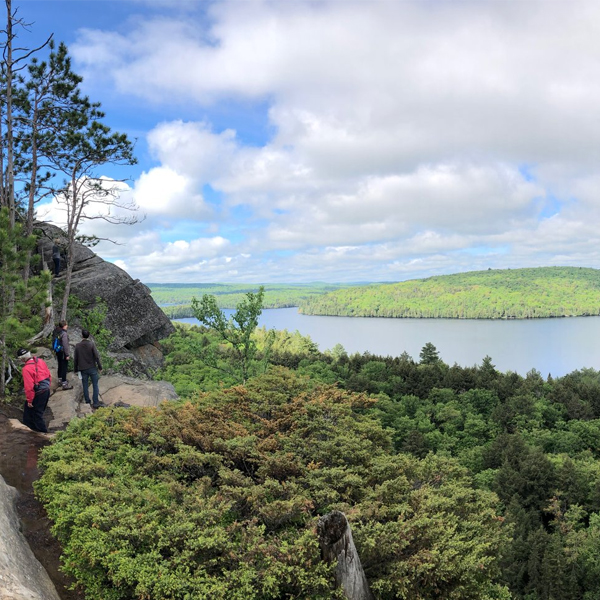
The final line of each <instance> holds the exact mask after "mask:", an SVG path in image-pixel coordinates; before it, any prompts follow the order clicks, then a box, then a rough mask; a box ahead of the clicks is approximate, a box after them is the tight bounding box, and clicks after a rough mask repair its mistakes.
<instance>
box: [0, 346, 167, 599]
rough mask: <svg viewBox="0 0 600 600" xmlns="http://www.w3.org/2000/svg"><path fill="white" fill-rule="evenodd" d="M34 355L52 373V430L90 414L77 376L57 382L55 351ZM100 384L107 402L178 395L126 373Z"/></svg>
mask: <svg viewBox="0 0 600 600" xmlns="http://www.w3.org/2000/svg"><path fill="white" fill-rule="evenodd" d="M71 341H73V340H71ZM35 355H36V356H39V357H40V358H43V359H44V361H45V362H46V364H47V365H48V368H49V369H50V373H51V374H52V385H51V386H50V392H51V395H50V401H49V402H48V411H47V412H48V414H49V415H50V416H51V418H50V421H49V423H48V429H49V431H58V430H61V429H64V428H65V427H66V426H67V425H68V424H69V421H71V420H72V419H76V418H80V417H85V416H86V415H89V414H91V413H92V409H91V407H90V406H89V405H88V404H85V403H84V401H83V387H82V385H81V381H80V380H79V379H78V378H77V376H76V375H75V374H74V373H69V374H68V378H69V383H71V384H72V385H73V389H72V390H62V389H61V388H60V386H59V385H58V377H57V376H56V373H57V363H56V358H55V357H54V354H53V353H52V352H51V351H50V350H48V348H37V350H36V353H35ZM98 388H99V394H100V400H101V401H102V402H104V404H107V405H108V406H113V405H116V406H123V405H129V406H140V407H143V406H158V405H159V404H160V403H161V402H163V401H165V400H176V399H177V398H178V396H177V393H176V392H175V388H174V387H173V386H172V385H171V384H170V383H168V382H167V381H151V380H146V379H136V378H135V377H127V376H125V375H114V374H113V375H103V374H100V381H99V382H98ZM91 396H92V386H91V384H90V398H91ZM13 427H14V425H13ZM0 598H1V596H0Z"/></svg>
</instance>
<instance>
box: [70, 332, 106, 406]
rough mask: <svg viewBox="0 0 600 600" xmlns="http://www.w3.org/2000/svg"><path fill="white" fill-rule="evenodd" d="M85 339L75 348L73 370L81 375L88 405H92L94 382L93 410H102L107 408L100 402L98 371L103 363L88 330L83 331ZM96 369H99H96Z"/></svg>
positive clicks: (84, 396) (84, 395)
mask: <svg viewBox="0 0 600 600" xmlns="http://www.w3.org/2000/svg"><path fill="white" fill-rule="evenodd" d="M81 337H82V338H83V339H82V340H81V341H80V342H79V344H77V345H76V346H75V352H74V353H73V363H74V364H73V368H74V370H75V372H76V373H77V371H79V373H80V374H81V384H82V386H83V398H84V400H85V403H86V404H90V391H89V389H88V386H89V380H90V379H91V380H92V400H93V404H92V408H100V407H102V406H106V404H104V402H100V401H99V391H98V379H99V375H98V371H102V362H101V360H100V354H99V353H98V348H96V344H94V342H93V341H92V340H90V332H89V331H88V330H87V329H82V330H81ZM96 367H98V368H97V369H96Z"/></svg>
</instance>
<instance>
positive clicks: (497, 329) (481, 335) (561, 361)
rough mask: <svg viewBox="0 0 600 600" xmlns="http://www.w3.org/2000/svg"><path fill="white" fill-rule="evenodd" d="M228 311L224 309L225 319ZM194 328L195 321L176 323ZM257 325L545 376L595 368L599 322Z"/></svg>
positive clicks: (599, 361)
mask: <svg viewBox="0 0 600 600" xmlns="http://www.w3.org/2000/svg"><path fill="white" fill-rule="evenodd" d="M232 312H233V311H231V310H227V311H225V313H226V314H228V315H229V314H231V313H232ZM177 320H178V321H181V322H184V323H195V324H198V321H197V320H196V319H177ZM259 325H260V326H261V327H262V326H263V325H264V326H265V327H266V328H267V329H271V328H273V329H287V330H288V331H291V332H293V331H296V330H298V331H299V332H300V333H301V334H302V335H309V336H310V337H311V339H312V340H313V341H314V342H316V343H317V344H318V345H319V350H321V351H324V350H329V349H331V348H333V346H335V345H336V344H338V343H339V344H342V346H344V348H345V349H346V352H348V353H349V354H352V353H354V352H359V353H363V352H371V353H372V354H379V355H382V356H388V355H389V356H399V355H400V354H402V352H404V351H406V352H408V354H410V355H411V356H412V357H413V358H414V359H415V360H418V359H419V352H420V351H421V348H422V347H423V346H424V345H425V344H426V343H427V342H431V343H432V344H433V345H434V346H435V347H436V348H437V349H438V351H439V353H440V358H441V359H442V360H443V361H444V362H445V363H447V364H449V365H453V364H454V363H458V364H459V365H461V366H464V367H468V366H472V365H474V364H481V361H482V359H483V358H484V357H485V356H486V355H488V356H490V357H491V358H492V362H493V363H494V364H495V365H496V368H497V369H498V370H500V371H514V372H516V373H519V374H521V375H525V374H526V373H527V371H529V370H531V369H533V368H535V369H537V370H538V371H540V373H541V374H542V375H543V376H544V377H546V376H547V375H548V374H551V375H552V376H553V377H560V376H562V375H566V374H567V373H570V372H571V371H575V370H576V369H581V368H583V367H593V368H595V369H597V368H599V367H600V317H570V318H562V319H531V320H511V321H491V320H479V319H389V318H363V317H318V316H309V315H301V314H299V313H298V311H297V309H296V308H278V309H266V310H264V311H263V313H262V315H261V318H260V322H259Z"/></svg>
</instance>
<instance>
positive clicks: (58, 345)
mask: <svg viewBox="0 0 600 600" xmlns="http://www.w3.org/2000/svg"><path fill="white" fill-rule="evenodd" d="M61 333H62V331H56V332H55V333H54V337H53V338H52V350H54V352H55V353H56V354H58V353H59V352H62V349H63V345H62V341H61V339H60V335H61Z"/></svg>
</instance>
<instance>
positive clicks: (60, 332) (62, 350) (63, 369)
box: [52, 321, 73, 390]
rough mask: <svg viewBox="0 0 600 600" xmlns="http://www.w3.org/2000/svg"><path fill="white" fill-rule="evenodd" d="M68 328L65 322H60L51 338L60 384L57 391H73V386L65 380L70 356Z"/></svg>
mask: <svg viewBox="0 0 600 600" xmlns="http://www.w3.org/2000/svg"><path fill="white" fill-rule="evenodd" d="M68 328H69V324H68V323H67V322H66V321H61V322H60V323H59V324H58V327H57V328H56V329H55V330H54V334H53V336H52V350H54V352H55V353H56V360H57V361H58V379H59V380H60V383H61V387H59V388H58V389H59V390H60V389H62V390H72V389H73V386H72V385H70V384H69V382H68V380H67V371H68V369H69V356H70V350H69V334H68V333H67V329H68Z"/></svg>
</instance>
